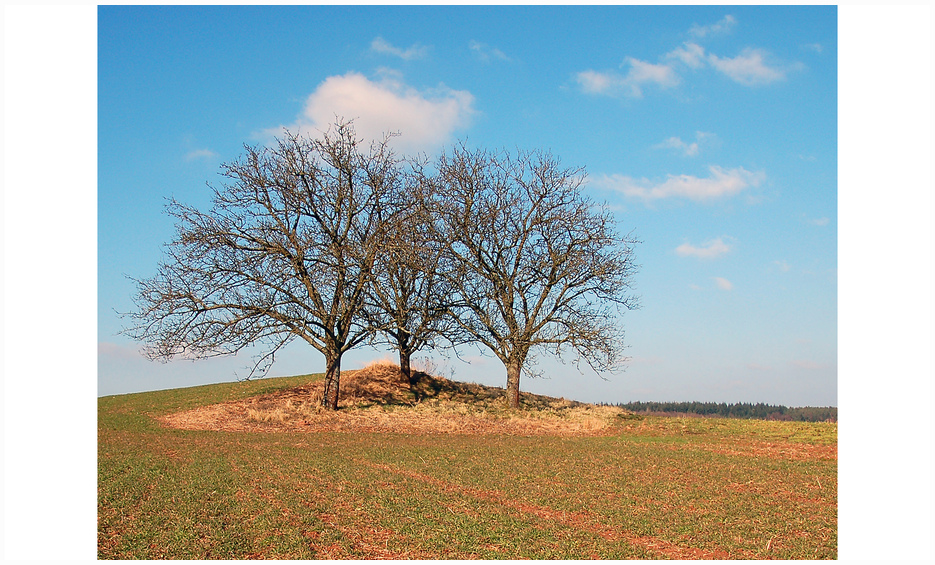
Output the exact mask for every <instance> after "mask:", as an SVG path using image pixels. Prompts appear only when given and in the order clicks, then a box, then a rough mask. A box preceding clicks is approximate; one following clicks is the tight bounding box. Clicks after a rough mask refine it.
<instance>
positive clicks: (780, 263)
mask: <svg viewBox="0 0 935 565" xmlns="http://www.w3.org/2000/svg"><path fill="white" fill-rule="evenodd" d="M773 264H774V265H776V266H777V267H779V270H780V271H782V272H783V273H788V272H789V269H791V268H792V267H791V266H790V265H789V263H786V262H785V261H773Z"/></svg>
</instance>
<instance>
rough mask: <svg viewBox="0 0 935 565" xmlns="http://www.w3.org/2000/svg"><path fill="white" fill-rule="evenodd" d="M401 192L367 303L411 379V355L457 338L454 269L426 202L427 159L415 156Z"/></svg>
mask: <svg viewBox="0 0 935 565" xmlns="http://www.w3.org/2000/svg"><path fill="white" fill-rule="evenodd" d="M411 164H412V167H413V168H412V171H411V173H410V174H407V175H406V176H405V178H406V179H407V180H406V182H405V183H402V184H400V185H399V186H400V187H401V188H402V192H401V193H400V194H399V196H398V197H397V198H395V199H394V201H396V202H397V203H398V205H399V212H398V213H396V214H395V215H394V221H393V222H392V223H390V224H389V225H387V227H386V232H385V233H386V241H387V243H386V245H385V246H384V251H383V253H381V254H380V256H379V257H378V258H377V262H376V265H375V268H374V274H375V277H374V284H373V285H372V286H371V288H370V292H369V297H370V301H369V305H370V307H369V308H368V309H367V312H368V314H369V315H370V320H371V324H372V325H373V327H374V328H375V329H376V330H378V331H377V334H378V335H382V336H383V337H384V341H385V342H386V343H388V344H389V345H390V346H391V347H392V348H393V349H395V350H396V351H397V353H398V354H399V366H400V369H401V371H402V372H403V374H404V375H406V377H407V378H408V379H409V384H410V385H415V384H416V383H417V382H418V379H417V374H416V373H413V372H412V369H411V366H410V365H411V363H410V361H411V358H412V355H413V354H414V353H415V352H417V351H419V350H421V349H423V348H426V347H428V348H431V349H435V348H437V347H438V346H439V342H440V341H444V342H447V343H451V342H453V341H456V338H455V335H456V333H457V325H456V324H455V323H454V320H453V318H452V317H451V316H450V313H451V309H452V306H453V305H452V303H451V297H452V289H451V287H450V281H449V278H447V277H446V276H445V272H446V270H448V269H450V266H449V265H448V262H447V261H446V259H447V257H448V256H447V255H446V254H445V253H444V249H445V242H444V241H442V240H440V239H439V238H438V237H435V235H436V232H435V231H434V230H433V229H432V227H433V224H434V219H433V217H432V215H431V214H432V211H431V210H430V208H429V207H428V206H427V199H428V198H429V197H430V196H431V190H432V187H433V184H432V183H431V182H427V180H428V177H427V176H426V175H425V174H424V172H423V169H424V164H422V163H416V162H412V163H411Z"/></svg>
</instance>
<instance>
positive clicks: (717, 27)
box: [688, 14, 737, 37]
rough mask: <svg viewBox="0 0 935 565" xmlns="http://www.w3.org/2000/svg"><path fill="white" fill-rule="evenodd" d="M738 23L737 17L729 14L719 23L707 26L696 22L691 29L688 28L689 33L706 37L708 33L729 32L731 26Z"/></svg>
mask: <svg viewBox="0 0 935 565" xmlns="http://www.w3.org/2000/svg"><path fill="white" fill-rule="evenodd" d="M736 23H737V19H736V18H734V16H731V15H730V14H728V15H726V16H724V17H723V18H722V19H721V20H720V21H719V22H717V23H713V24H710V25H706V26H700V25H698V24H694V25H692V27H691V29H689V30H688V33H689V35H692V36H694V37H706V36H708V35H716V34H719V33H729V32H730V30H731V28H733V27H734V25H735V24H736Z"/></svg>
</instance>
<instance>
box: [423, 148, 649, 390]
mask: <svg viewBox="0 0 935 565" xmlns="http://www.w3.org/2000/svg"><path fill="white" fill-rule="evenodd" d="M584 178H585V177H584V171H583V170H582V169H565V168H561V166H560V164H559V162H558V160H557V159H555V158H553V157H552V156H551V155H549V154H546V153H520V154H519V155H518V156H516V157H512V156H510V155H509V154H505V153H502V154H495V153H491V152H488V151H485V150H476V151H471V150H468V149H467V148H466V147H465V146H464V145H461V146H458V147H456V148H455V149H454V150H453V151H452V152H451V154H450V155H443V156H442V157H440V158H439V160H438V166H437V176H436V182H437V184H438V186H437V188H436V192H437V195H436V198H435V206H434V210H435V212H434V214H435V217H436V219H437V227H438V230H439V231H441V232H443V233H444V237H445V238H447V240H448V241H449V244H448V245H447V251H448V253H449V254H450V256H451V259H452V261H454V263H455V264H456V265H457V269H455V270H454V271H453V276H451V277H449V282H450V284H451V285H452V287H453V288H454V289H456V292H457V300H458V301H459V302H460V303H461V309H460V312H459V314H458V315H457V317H456V318H455V319H456V320H457V322H458V324H459V325H460V326H461V328H462V329H463V330H464V331H465V332H467V333H468V334H470V335H471V336H473V338H474V339H476V340H477V341H478V342H479V343H480V344H482V345H484V346H486V347H487V348H489V349H490V350H491V351H492V352H493V353H494V354H495V355H496V356H497V357H498V358H499V359H500V360H501V361H502V362H503V364H504V366H505V368H506V373H507V383H506V385H507V386H506V394H507V400H508V403H509V405H510V406H511V407H514V408H516V407H518V406H519V382H520V373H521V372H522V371H523V370H524V369H525V370H526V372H527V373H528V372H529V371H530V368H531V364H532V361H533V359H534V354H535V352H536V350H545V351H549V352H553V353H555V354H556V355H559V356H561V355H562V353H563V352H565V351H567V350H571V351H572V352H573V353H574V354H575V356H576V359H577V360H581V359H583V360H585V361H586V362H587V363H588V364H589V365H590V366H591V367H592V368H593V369H595V370H596V371H599V372H603V371H610V370H614V369H616V368H618V367H619V366H620V364H621V363H622V362H623V361H625V358H624V357H623V354H622V352H623V349H624V343H623V329H622V327H621V325H620V323H619V320H618V318H617V316H616V314H617V313H618V312H619V311H622V310H623V309H632V308H635V307H637V301H636V298H635V297H634V296H633V295H631V294H630V292H631V289H632V276H633V274H634V273H635V271H636V269H637V267H636V265H635V264H634V255H633V246H634V244H635V243H637V242H636V240H635V239H633V238H632V237H630V236H624V237H621V236H619V235H617V233H616V231H615V227H614V219H613V217H612V216H611V214H610V212H609V211H608V210H607V209H606V208H604V207H600V206H597V205H595V203H593V202H591V201H590V200H589V199H587V198H586V197H584V196H583V194H582V192H581V186H582V184H583V182H584Z"/></svg>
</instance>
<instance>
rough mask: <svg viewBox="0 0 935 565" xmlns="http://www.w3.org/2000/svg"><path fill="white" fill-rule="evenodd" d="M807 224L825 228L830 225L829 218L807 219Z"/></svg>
mask: <svg viewBox="0 0 935 565" xmlns="http://www.w3.org/2000/svg"><path fill="white" fill-rule="evenodd" d="M808 223H810V224H811V225H813V226H827V225H828V224H830V223H831V219H830V218H809V219H808Z"/></svg>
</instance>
